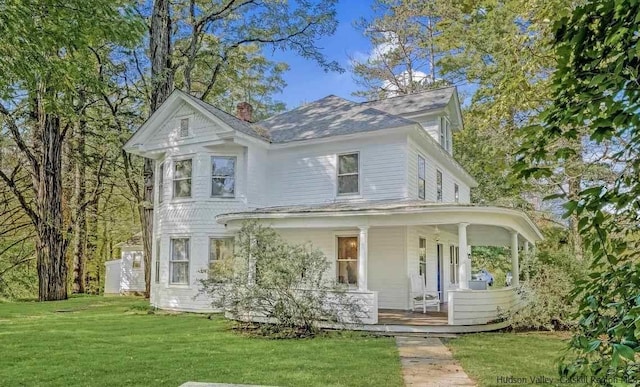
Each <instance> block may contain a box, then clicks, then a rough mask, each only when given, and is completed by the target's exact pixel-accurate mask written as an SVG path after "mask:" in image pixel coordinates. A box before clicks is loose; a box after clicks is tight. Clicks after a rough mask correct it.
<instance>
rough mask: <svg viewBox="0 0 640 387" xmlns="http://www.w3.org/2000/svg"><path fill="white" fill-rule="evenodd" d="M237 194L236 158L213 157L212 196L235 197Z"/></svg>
mask: <svg viewBox="0 0 640 387" xmlns="http://www.w3.org/2000/svg"><path fill="white" fill-rule="evenodd" d="M235 195H236V158H235V157H233V156H213V157H211V197H214V198H233V197H235Z"/></svg>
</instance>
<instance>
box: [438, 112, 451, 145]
mask: <svg viewBox="0 0 640 387" xmlns="http://www.w3.org/2000/svg"><path fill="white" fill-rule="evenodd" d="M440 145H441V146H442V147H443V148H444V149H446V150H447V151H448V152H451V123H450V122H449V119H448V118H447V117H440Z"/></svg>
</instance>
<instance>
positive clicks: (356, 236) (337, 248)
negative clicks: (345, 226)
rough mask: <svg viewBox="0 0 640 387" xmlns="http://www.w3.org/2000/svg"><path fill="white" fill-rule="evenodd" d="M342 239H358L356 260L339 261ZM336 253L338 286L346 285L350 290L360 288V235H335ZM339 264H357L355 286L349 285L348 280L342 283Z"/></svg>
mask: <svg viewBox="0 0 640 387" xmlns="http://www.w3.org/2000/svg"><path fill="white" fill-rule="evenodd" d="M340 238H355V239H356V251H357V252H358V254H357V256H356V259H339V256H340ZM335 244H336V247H335V252H336V257H335V262H336V281H337V282H338V284H340V285H346V286H348V287H349V288H350V289H355V288H357V287H358V270H357V268H358V259H359V258H360V236H359V235H358V234H350V233H345V234H335ZM339 262H355V263H356V283H355V284H350V283H349V279H348V278H347V283H342V282H340V265H339Z"/></svg>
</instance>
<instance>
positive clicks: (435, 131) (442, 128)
mask: <svg viewBox="0 0 640 387" xmlns="http://www.w3.org/2000/svg"><path fill="white" fill-rule="evenodd" d="M366 105H368V106H369V107H372V108H374V109H378V110H382V111H384V112H387V113H389V114H394V115H398V116H401V117H402V118H406V119H409V120H412V121H415V122H418V123H419V124H420V125H421V126H422V128H423V129H424V130H425V131H426V132H427V133H429V135H430V136H431V137H432V138H433V139H434V140H436V142H438V143H439V144H440V145H441V146H442V147H443V148H444V149H445V150H446V151H447V152H448V153H449V154H451V153H452V151H453V133H454V132H456V131H459V130H462V112H461V111H460V101H459V99H458V92H457V90H456V88H455V87H443V88H439V89H432V90H427V91H423V92H421V93H416V94H409V95H402V96H398V97H391V98H387V99H384V100H379V101H371V102H367V103H366Z"/></svg>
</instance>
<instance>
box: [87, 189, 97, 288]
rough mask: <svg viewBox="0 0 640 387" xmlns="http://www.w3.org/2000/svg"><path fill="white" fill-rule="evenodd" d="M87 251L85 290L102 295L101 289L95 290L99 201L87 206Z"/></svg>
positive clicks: (93, 201)
mask: <svg viewBox="0 0 640 387" xmlns="http://www.w3.org/2000/svg"><path fill="white" fill-rule="evenodd" d="M86 222H87V249H86V254H85V257H86V258H85V267H86V275H85V290H86V292H88V293H91V294H98V293H100V289H99V288H97V290H94V288H95V286H93V285H94V284H95V279H96V270H97V269H99V268H98V267H97V266H96V264H95V261H96V259H95V258H96V252H97V250H98V199H97V198H96V199H95V200H92V201H91V202H90V203H89V205H88V206H87V218H86Z"/></svg>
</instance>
